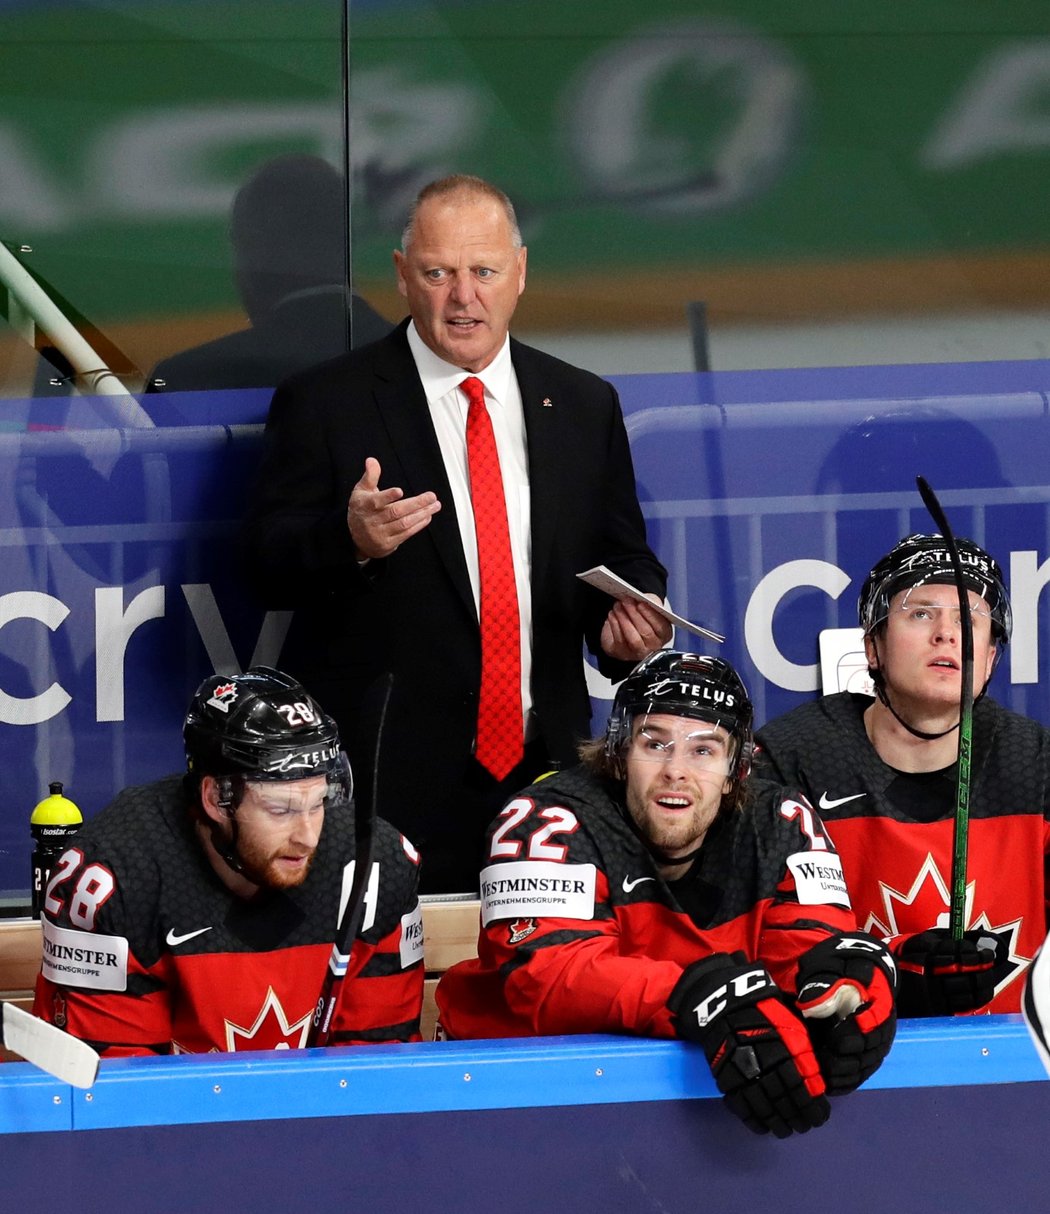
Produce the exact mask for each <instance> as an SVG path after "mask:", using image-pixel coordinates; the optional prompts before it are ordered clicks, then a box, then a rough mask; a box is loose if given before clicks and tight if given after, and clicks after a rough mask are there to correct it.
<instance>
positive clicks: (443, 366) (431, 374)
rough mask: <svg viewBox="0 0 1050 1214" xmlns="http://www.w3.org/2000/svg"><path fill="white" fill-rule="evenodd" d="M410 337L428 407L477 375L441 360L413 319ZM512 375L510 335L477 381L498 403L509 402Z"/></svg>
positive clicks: (410, 346) (409, 327)
mask: <svg viewBox="0 0 1050 1214" xmlns="http://www.w3.org/2000/svg"><path fill="white" fill-rule="evenodd" d="M407 337H408V347H409V349H410V350H411V351H412V357H413V359H414V360H415V364H416V370H417V371H418V372H419V378H420V380H421V381H422V384H423V392H424V394H425V395H426V398H427V404H428V405H433V404H434V402H435V401H438V400H440V399H441V398H442V397H443V396H446V395H447V394H448V393H449V392H451V391H452V390H453V389H454V388H457V387H459V385H460V384H461V383H462V382H463V380H464V379H466V378H467V376H468V375H473V374H474V372H472V371H466V370H464V369H463V368H462V367H456V366H454V365H453V364H452V363H449V362H446V361H445V360H444V359H443V358H439V357H438V356H437V355H436V354H435V353H434V351H433V350H431V348H430V347H429V346H428V345H426V344H425V343H424V341H423V339H422V337H420V336H419V332H418V331H417V329H416V322H415V321H414V320H413V321H410V322H409V326H408V331H407ZM512 374H513V363H512V362H511V358H510V334H509V333H508V334H507V337H506V338H505V339H504V342H503V345H502V346H501V347H500V350H499V353H498V354H497V355H496V357H495V358H494V359H493V360H492V362H490V363H489V365H488V366H487V367H486V368H485V369H484V371H478V372H477V378H478V379H480V380H481V382H482V383H483V384H484V385H485V391H486V393H487V394H488V395H489V396H490V397H491V398H492V399H493V400H494V401H496V402H497V403H502V402H503V401H505V400H506V399H507V391H508V384H509V383H510V377H511V375H512Z"/></svg>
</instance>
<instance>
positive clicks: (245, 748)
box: [182, 666, 351, 800]
mask: <svg viewBox="0 0 1050 1214" xmlns="http://www.w3.org/2000/svg"><path fill="white" fill-rule="evenodd" d="M182 736H183V739H184V741H185V743H186V767H187V770H188V771H189V772H190V774H191V775H194V776H216V777H220V778H221V777H224V776H242V777H244V778H245V779H246V780H252V781H255V780H306V779H309V778H310V777H311V776H327V777H329V779H332V778H333V777H334V778H335V780H336V781H337V782H339V783H342V784H344V785H345V787H344V789H343V790H342V792H343V795H344V796H345V797H346V799H347V800H349V797H350V792H351V789H350V787H349V779H350V773H349V767H348V766H347V763H346V757H345V755H344V754H343V753H342V747H341V746H340V743H339V729H338V727H337V726H336V723H335V721H333V720H332V718H331V717H330V716H328V715H327V714H326V713H325V712H324V710H323V709H322V708H321V706H320V705H319V704H318V703H317V701H316V700H315V699H314V698H313V696H311V695H310V694H309V692H307V691H306V690H305V688H304V687H303V686H302V684H300V683H299V682H298V681H297V680H295V679H293V678H291V677H290V676H289V675H286V674H283V673H282V672H281V671H280V670H274V669H273V668H272V667H269V666H253V667H252V669H251V670H248V671H246V672H245V673H244V674H236V675H211V676H210V677H209V678H207V679H205V680H204V682H203V683H201V685H200V686H199V687H198V688H197V691H196V694H195V695H194V697H193V700H192V702H191V703H190V708H189V711H188V712H187V714H186V720H185V722H184V724H183V729H182Z"/></svg>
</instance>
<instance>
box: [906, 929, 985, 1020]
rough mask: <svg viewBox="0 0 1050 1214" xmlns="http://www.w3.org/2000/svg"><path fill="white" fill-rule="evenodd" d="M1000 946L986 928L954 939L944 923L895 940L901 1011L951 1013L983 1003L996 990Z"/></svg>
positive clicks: (970, 1009)
mask: <svg viewBox="0 0 1050 1214" xmlns="http://www.w3.org/2000/svg"><path fill="white" fill-rule="evenodd" d="M1000 947H1001V946H1000V944H999V941H998V940H997V939H996V938H995V936H993V935H992V934H991V932H985V931H969V932H963V938H962V939H961V940H955V939H954V938H953V937H952V935H951V933H950V932H949V930H948V929H947V928H946V927H931V928H930V929H929V931H925V932H920V933H919V934H918V935H915V936H902V937H901V938H900V939H899V940H896V941H894V942H893V954H894V956H895V957H896V959H897V968H898V969H899V970H900V990H899V993H898V995H897V1008H898V1010H899V1012H900V1014H901V1015H902V1016H954V1015H955V1014H956V1012H974V1011H976V1010H977V1009H978V1008H982V1007H984V1005H985V1004H986V1003H988V1002H990V1001H991V999H992V996H993V995H994V994H995V965H996V961H997V959H998V954H999V951H1000Z"/></svg>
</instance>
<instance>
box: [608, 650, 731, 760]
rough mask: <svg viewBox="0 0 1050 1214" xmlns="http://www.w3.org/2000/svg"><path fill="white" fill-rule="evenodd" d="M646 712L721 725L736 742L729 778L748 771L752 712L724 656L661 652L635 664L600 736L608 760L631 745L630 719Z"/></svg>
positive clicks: (624, 682) (670, 651)
mask: <svg viewBox="0 0 1050 1214" xmlns="http://www.w3.org/2000/svg"><path fill="white" fill-rule="evenodd" d="M648 713H669V714H670V715H671V716H676V717H695V718H696V719H697V720H701V721H706V722H708V723H709V724H712V725H721V726H722V728H723V729H725V730H726V731H727V732H728V733H729V734H730V736H731V737H733V738H734V739H735V740H736V753H735V761H734V769H733V772H732V778H733V779H734V780H742V779H743V778H744V777H745V776H746V775H747V774H748V772H749V771H750V770H751V754H752V751H753V749H754V744H753V741H752V722H753V718H754V711H753V709H752V707H751V697H750V696H749V695H748V694H747V688H745V686H744V684H743V682H742V681H741V679H740V676H739V675H738V674H737V672H736V671H735V670H734V669H733V667H732V666H730V664H729V663H728V662H727V661H725V660H724V659H723V658H710V657H705V656H703V655H701V654H697V653H683V652H681V651H680V650H676V649H660V650H658V651H657V652H656V653H654V654H650V656H649V657H647V658H645V659H644V660H643V661H642V662H640V663H639V664H638V665H637V666H636V667H635V668H634V670H632V671H631V673H630V674H629V675H628V676H627V678H626V679H624V681H623V682H622V683H621V684H620V686H619V688H618V689H617V691H616V699H615V700H614V701H613V708H612V714H611V716H610V717H609V724H608V727H607V729H606V733H605V753H606V754H607V755H609V756H610V757H611V756H613V755H615V754H617V753H618V752H619V751H620V749H621V748H622V747H623V746H624V745H625V743H627V742H628V741H630V738H631V731H632V727H633V724H634V720H635V718H636V717H637V716H639V715H642V716H644V715H646V714H648Z"/></svg>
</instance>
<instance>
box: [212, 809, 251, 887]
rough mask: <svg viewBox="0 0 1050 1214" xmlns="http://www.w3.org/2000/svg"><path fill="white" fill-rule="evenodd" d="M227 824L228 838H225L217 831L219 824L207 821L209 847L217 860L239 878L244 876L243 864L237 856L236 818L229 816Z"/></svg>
mask: <svg viewBox="0 0 1050 1214" xmlns="http://www.w3.org/2000/svg"><path fill="white" fill-rule="evenodd" d="M228 820H229V823H230V827H231V833H230V837H229V838H228V839H227V838H226V836H225V835H224V834H223V833H222V831H221V830H219V824H218V822H216V821H215V820H214V819H213V818H209V819H208V827H209V829H210V831H211V845H212V847H214V848H215V850H216V852H218V854H219V859H220V860H222V861H223V863H224V864H226V865H227V866H228V867H229V868H232V869H233V871H234V872H235V873H237V874H239V875H241V876H243V875H244V864H243V863H242V861H241V858H240V856H239V855H238V854H237V818H236V816H235V815H234V814H230V815H229V819H228Z"/></svg>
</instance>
